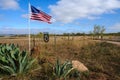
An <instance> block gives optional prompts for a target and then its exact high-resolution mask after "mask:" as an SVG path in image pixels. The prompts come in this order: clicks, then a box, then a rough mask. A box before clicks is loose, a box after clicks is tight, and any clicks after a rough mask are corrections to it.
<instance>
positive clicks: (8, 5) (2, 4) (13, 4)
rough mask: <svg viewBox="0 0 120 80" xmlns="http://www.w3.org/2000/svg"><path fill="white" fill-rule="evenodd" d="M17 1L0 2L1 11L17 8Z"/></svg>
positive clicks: (5, 0)
mask: <svg viewBox="0 0 120 80" xmlns="http://www.w3.org/2000/svg"><path fill="white" fill-rule="evenodd" d="M17 1H18V0H0V8H2V9H13V10H16V9H18V8H19V4H18V2H17Z"/></svg>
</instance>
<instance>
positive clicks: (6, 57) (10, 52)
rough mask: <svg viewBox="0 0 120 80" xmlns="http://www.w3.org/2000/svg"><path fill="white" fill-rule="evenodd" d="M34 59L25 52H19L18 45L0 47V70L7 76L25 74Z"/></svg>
mask: <svg viewBox="0 0 120 80" xmlns="http://www.w3.org/2000/svg"><path fill="white" fill-rule="evenodd" d="M34 61H35V59H32V58H30V57H29V56H28V53H27V52H26V51H20V49H19V48H18V45H14V44H1V45H0V70H2V71H6V73H9V74H11V75H12V74H23V73H26V72H27V71H28V70H29V69H30V67H31V65H32V64H33V62H34Z"/></svg>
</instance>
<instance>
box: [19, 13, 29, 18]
mask: <svg viewBox="0 0 120 80" xmlns="http://www.w3.org/2000/svg"><path fill="white" fill-rule="evenodd" d="M21 17H23V18H29V14H22V15H21Z"/></svg>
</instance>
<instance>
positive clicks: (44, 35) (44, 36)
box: [43, 32, 49, 48]
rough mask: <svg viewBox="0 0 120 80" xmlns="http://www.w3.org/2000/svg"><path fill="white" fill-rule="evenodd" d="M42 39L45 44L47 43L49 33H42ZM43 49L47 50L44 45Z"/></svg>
mask: <svg viewBox="0 0 120 80" xmlns="http://www.w3.org/2000/svg"><path fill="white" fill-rule="evenodd" d="M43 39H44V42H45V43H48V42H49V33H48V32H44V33H43ZM45 48H47V45H46V44H45Z"/></svg>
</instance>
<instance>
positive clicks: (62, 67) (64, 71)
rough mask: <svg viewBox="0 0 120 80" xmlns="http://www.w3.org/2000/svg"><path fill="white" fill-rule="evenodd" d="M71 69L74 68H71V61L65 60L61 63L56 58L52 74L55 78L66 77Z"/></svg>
mask: <svg viewBox="0 0 120 80" xmlns="http://www.w3.org/2000/svg"><path fill="white" fill-rule="evenodd" d="M73 69H74V68H72V64H71V62H69V61H66V62H65V63H63V64H61V63H60V60H57V61H56V64H55V68H54V73H53V74H54V75H55V77H56V78H57V79H59V80H63V79H67V76H68V75H69V73H70V72H71V71H72V70H73Z"/></svg>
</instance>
